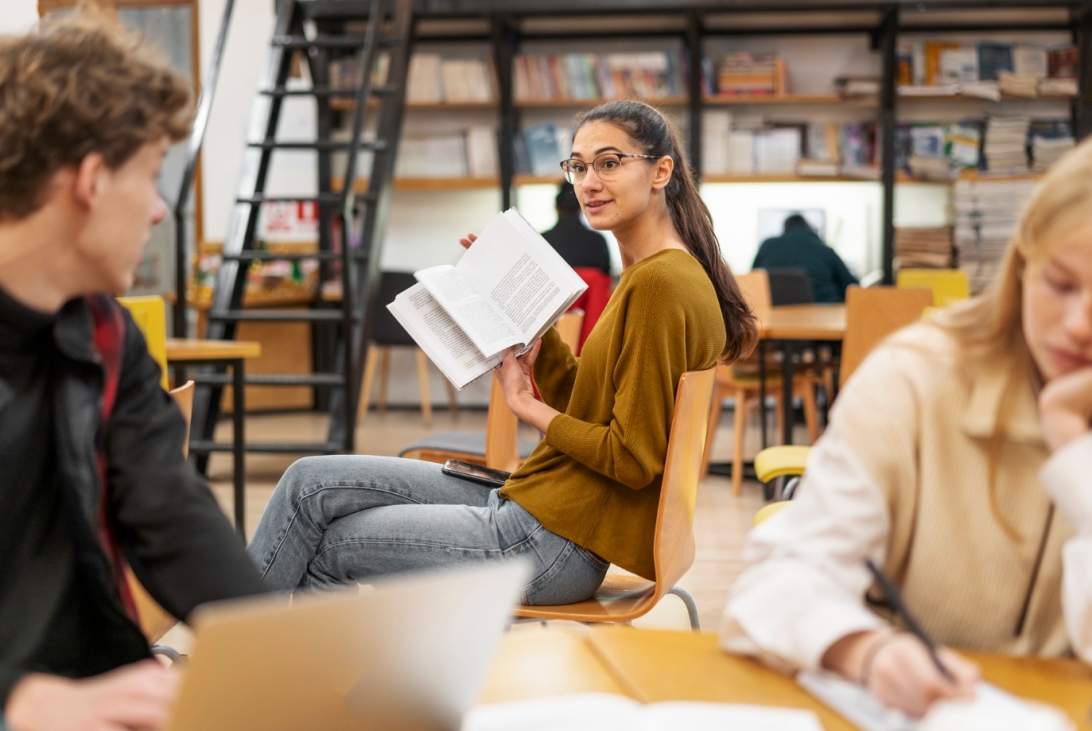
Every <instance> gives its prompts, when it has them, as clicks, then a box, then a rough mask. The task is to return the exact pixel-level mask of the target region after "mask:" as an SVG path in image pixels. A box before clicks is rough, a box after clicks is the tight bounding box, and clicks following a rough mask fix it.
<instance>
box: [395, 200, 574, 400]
mask: <svg viewBox="0 0 1092 731" xmlns="http://www.w3.org/2000/svg"><path fill="white" fill-rule="evenodd" d="M414 276H415V277H417V284H415V285H413V286H412V287H410V288H409V289H407V290H406V291H405V292H402V293H401V294H399V295H398V296H397V297H395V299H394V302H392V303H390V304H389V305H387V308H388V309H389V310H390V311H391V313H392V314H393V315H394V317H395V319H397V320H398V322H399V323H401V325H402V327H404V328H405V329H406V332H408V333H409V334H410V336H411V337H412V338H413V339H414V340H415V341H417V344H418V345H420V346H421V350H423V351H425V353H426V354H427V355H428V357H429V358H431V359H432V362H433V363H435V364H436V366H437V367H438V368H439V369H440V370H441V371H442V372H443V374H444V375H445V376H447V379H448V380H449V381H451V382H452V383H453V384H454V385H455V387H456V388H459V389H461V388H463V387H464V386H466V384H468V383H470V382H471V381H474V380H475V379H477V378H480V377H481V376H483V375H485V374H486V373H489V372H490V371H491V370H493V368H495V367H496V366H497V365H499V364H500V362H501V360H502V359H503V356H504V351H505V350H506V349H507V348H510V347H513V346H514V347H515V348H516V350H517V352H523V351H525V350H527V349H528V348H530V347H531V346H532V345H534V343H535V341H536V340H538V339H539V338H540V337H542V336H543V335H544V334H545V333H546V331H547V330H548V329H550V327H551V326H553V324H554V323H555V322H556V321H557V319H558V318H559V317H561V315H562V314H563V313H564V312H565V310H567V309H569V307H570V306H571V305H572V303H573V302H576V300H577V298H578V297H580V295H581V294H583V293H584V290H586V289H587V288H588V285H586V284H585V283H584V280H583V279H581V278H580V275H579V274H577V273H576V272H574V271H573V269H572V267H570V266H569V265H568V264H566V263H565V260H564V259H562V258H561V256H560V255H559V254H558V253H557V252H556V251H554V249H553V247H552V246H550V244H549V243H547V241H546V239H544V238H542V236H540V235H539V234H538V232H537V231H535V230H534V229H533V228H531V225H530V224H529V223H527V221H525V220H524V218H523V216H521V215H520V214H519V212H518V211H516V209H514V208H510V209H508V210H507V211H505V212H504V213H500V214H497V217H496V218H494V219H493V220H492V221H491V222H490V223H489V225H488V226H486V227H485V230H484V231H482V233H481V235H480V236H479V237H478V240H477V241H475V242H474V245H473V246H471V247H470V248H469V249H467V251H466V253H465V254H463V256H462V258H461V259H460V260H459V263H458V264H456V265H455V266H451V265H444V266H437V267H431V268H429V269H422V270H421V271H419V272H416V273H415V274H414Z"/></svg>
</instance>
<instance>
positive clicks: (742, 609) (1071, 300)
mask: <svg viewBox="0 0 1092 731" xmlns="http://www.w3.org/2000/svg"><path fill="white" fill-rule="evenodd" d="M1090 417H1092V143H1089V142H1086V143H1084V144H1082V145H1081V146H1079V147H1078V148H1077V149H1076V150H1074V151H1073V152H1071V153H1070V154H1069V155H1068V156H1067V157H1065V158H1064V159H1063V160H1062V161H1060V162H1059V163H1058V164H1057V165H1056V166H1055V167H1054V168H1053V169H1052V170H1051V172H1050V173H1048V174H1047V175H1046V177H1044V179H1043V180H1042V182H1041V184H1040V185H1039V186H1038V187H1037V188H1036V191H1035V193H1034V195H1033V196H1032V200H1031V201H1030V203H1029V204H1028V207H1027V209H1026V211H1025V213H1024V215H1023V219H1022V221H1021V223H1020V226H1019V230H1018V232H1017V234H1016V236H1015V237H1014V239H1013V241H1012V243H1011V244H1010V246H1009V249H1008V252H1007V254H1006V257H1005V261H1004V264H1003V266H1002V270H1001V274H1000V276H999V278H998V280H997V281H996V282H995V283H994V286H993V287H992V289H990V290H989V291H988V292H987V293H986V294H985V295H984V296H982V297H979V298H977V299H975V300H972V301H970V302H968V303H965V304H963V305H962V306H958V307H954V308H950V309H949V310H946V311H944V312H942V313H940V314H939V315H937V316H935V317H934V318H932V319H931V320H930V321H928V322H925V323H922V324H919V325H915V326H912V327H910V328H907V329H906V330H903V331H901V332H899V333H897V334H896V335H894V336H893V337H892V338H890V339H889V340H888V341H887V342H886V343H885V344H884V345H882V346H881V347H879V348H878V349H877V350H876V351H875V352H874V353H873V354H872V355H871V356H870V357H869V358H868V359H867V360H866V361H865V363H864V364H863V365H862V366H861V368H860V370H859V371H858V372H857V373H856V374H855V375H854V376H853V378H852V379H851V380H850V382H849V384H848V385H847V387H846V389H845V391H844V392H843V393H842V395H841V396H840V397H839V399H838V402H837V404H836V405H835V409H834V412H833V416H832V421H831V426H830V429H828V431H827V433H826V434H825V435H824V436H823V438H822V439H821V440H820V441H819V443H818V444H817V445H816V448H815V450H814V451H813V453H812V455H811V458H810V460H809V462H808V468H807V474H806V475H805V477H804V480H803V483H802V485H801V488H800V493H799V497H798V498H797V499H796V500H795V501H794V502H793V504H792V505H791V506H790V507H788V508H787V509H785V510H783V511H781V512H780V513H779V514H778V515H776V516H775V517H773V518H771V519H770V520H768V521H766V522H765V523H763V524H762V525H760V526H759V527H758V528H756V529H755V530H754V531H753V532H752V534H751V536H750V537H749V539H748V542H747V546H746V559H747V561H748V563H749V566H748V568H747V569H746V570H745V571H744V573H743V575H742V576H741V577H740V578H739V580H738V581H737V583H736V584H735V586H734V587H733V590H732V594H731V597H730V600H729V602H728V606H727V609H726V610H725V614H724V619H723V622H722V627H721V640H722V644H723V646H724V647H725V649H727V650H729V651H732V652H738V653H743V654H752V655H755V656H758V657H759V658H761V659H763V660H764V661H766V662H768V663H770V664H773V665H777V666H782V667H789V668H819V667H822V668H826V669H828V670H832V671H834V672H836V673H839V674H841V675H843V676H844V677H846V678H849V679H851V680H854V681H858V682H860V683H862V684H864V685H866V686H867V687H868V688H869V689H871V690H872V691H873V693H874V694H875V695H877V696H878V697H879V698H880V699H881V700H882V701H883V702H884V703H886V704H887V705H889V706H892V707H897V708H901V709H903V710H905V711H907V712H909V713H910V714H912V715H915V716H920V715H922V714H924V713H925V711H926V710H927V709H928V707H929V706H930V704H931V703H932V702H934V701H935V700H938V699H941V698H947V697H954V696H969V695H971V694H973V692H974V683H975V681H976V679H977V670H976V668H975V666H974V665H973V664H972V663H970V662H969V661H967V660H966V659H964V658H962V657H960V656H959V655H958V654H957V653H955V652H953V651H952V650H948V649H943V650H942V651H941V658H942V660H943V662H944V664H945V665H946V666H947V668H948V669H949V670H950V671H951V674H952V676H953V679H952V680H946V679H945V678H944V677H943V676H942V675H941V674H940V672H939V671H938V669H937V668H936V667H935V666H934V664H933V663H932V662H931V661H930V658H929V656H928V654H927V652H926V649H925V647H924V646H923V645H922V644H921V643H920V642H919V641H918V640H917V639H915V638H914V636H913V635H911V634H909V633H907V632H904V631H902V630H901V629H899V628H898V627H896V626H895V624H893V623H892V621H890V618H891V613H890V612H888V611H885V610H883V609H882V608H879V607H877V606H876V602H874V601H873V600H874V599H878V598H879V597H880V596H881V595H880V593H879V592H878V591H877V590H876V588H875V587H874V586H873V585H872V580H871V577H870V574H869V573H868V571H867V569H866V567H865V564H864V562H865V559H866V558H870V559H871V560H872V561H874V562H875V563H876V564H877V565H880V566H882V567H883V568H884V570H885V571H886V573H887V574H888V575H889V576H891V577H892V578H893V579H894V582H895V583H896V584H897V585H898V586H899V589H900V591H901V593H902V596H903V599H904V600H905V602H906V605H907V606H908V607H909V609H910V611H911V613H913V614H915V615H916V617H917V619H918V620H919V622H920V623H921V624H922V625H923V627H924V629H925V631H926V633H927V634H929V635H930V636H931V637H932V638H933V639H934V640H935V641H936V642H937V643H938V644H942V645H945V646H947V647H952V648H965V649H969V650H984V651H992V652H1003V653H1011V654H1016V655H1039V656H1059V655H1066V654H1068V653H1070V652H1073V653H1075V654H1076V655H1077V656H1078V657H1080V658H1082V659H1084V660H1085V661H1088V662H1092V613H1090V612H1089V608H1090V604H1092V484H1090V478H1089V473H1090V468H1092V434H1090V433H1089V420H1090Z"/></svg>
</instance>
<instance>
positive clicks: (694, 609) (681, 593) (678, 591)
mask: <svg viewBox="0 0 1092 731" xmlns="http://www.w3.org/2000/svg"><path fill="white" fill-rule="evenodd" d="M667 593H668V594H674V595H675V596H677V597H679V598H680V599H682V602H683V604H685V605H686V613H687V614H688V615H690V629H692V630H694V631H695V632H699V631H700V630H701V623H700V622H698V605H697V604H695V603H694V598H693V597H691V596H690V595H689V594H687V593H686V590H685V589H682V588H680V587H678V586H673V587H671V589H670V590H669V591H668V592H667Z"/></svg>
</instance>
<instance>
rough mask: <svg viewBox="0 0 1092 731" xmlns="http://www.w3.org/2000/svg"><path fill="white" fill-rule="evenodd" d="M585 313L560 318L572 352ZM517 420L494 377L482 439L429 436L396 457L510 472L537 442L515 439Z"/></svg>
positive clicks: (471, 435)
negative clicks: (480, 466)
mask: <svg viewBox="0 0 1092 731" xmlns="http://www.w3.org/2000/svg"><path fill="white" fill-rule="evenodd" d="M583 323H584V313H583V312H582V311H580V310H574V311H573V312H568V313H566V314H564V315H562V316H561V319H559V320H558V322H557V331H558V334H560V335H561V339H562V341H563V342H564V343H565V344H566V345H568V346H569V348H570V349H571V350H572V351H573V352H574V353H575V352H576V348H577V344H578V342H579V340H580V328H581V327H582V326H583ZM518 431H519V419H518V418H517V417H516V415H515V414H513V413H512V410H511V409H510V408H508V402H507V401H506V400H505V398H504V390H503V389H502V388H501V385H500V381H498V380H497V377H496V376H493V381H492V385H491V386H490V390H489V414H488V416H487V417H486V422H485V436H484V437H483V436H482V435H481V434H480V433H476V432H466V431H447V432H439V433H437V434H429V435H428V436H427V437H424V438H423V439H419V440H417V441H416V442H414V443H413V444H411V445H410V446H408V447H406V448H405V449H404V450H402V452H401V453H400V454H399V455H398V456H399V457H405V458H407V459H420V460H424V461H425V462H438V463H440V464H443V463H444V462H446V461H447V460H449V459H457V460H460V461H462V462H469V463H470V464H476V465H482V466H484V467H491V468H493V469H497V470H504V471H505V472H513V471H514V470H516V469H517V468H518V467H519V466H520V465H521V464H523V462H524V460H526V459H527V457H528V456H530V454H531V450H533V449H534V448H535V446H536V445H537V444H538V442H532V441H528V440H523V439H518V438H517V433H518Z"/></svg>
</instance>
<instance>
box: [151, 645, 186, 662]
mask: <svg viewBox="0 0 1092 731" xmlns="http://www.w3.org/2000/svg"><path fill="white" fill-rule="evenodd" d="M151 653H152V654H153V655H162V656H163V657H165V658H167V659H168V660H170V661H171V664H172V665H179V666H181V665H182V664H184V663H185V662H186V658H184V657H182V655H181V653H179V652H178V650H176V649H174V648H173V647H167V646H166V645H152V647H151Z"/></svg>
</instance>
